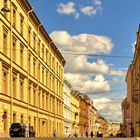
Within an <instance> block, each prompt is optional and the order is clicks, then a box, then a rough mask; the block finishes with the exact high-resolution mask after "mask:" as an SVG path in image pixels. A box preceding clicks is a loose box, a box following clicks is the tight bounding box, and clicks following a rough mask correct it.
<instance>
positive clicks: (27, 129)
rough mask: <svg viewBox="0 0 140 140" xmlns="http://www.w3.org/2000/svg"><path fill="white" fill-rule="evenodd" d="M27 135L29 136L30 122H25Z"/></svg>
mask: <svg viewBox="0 0 140 140" xmlns="http://www.w3.org/2000/svg"><path fill="white" fill-rule="evenodd" d="M25 137H26V138H29V123H25Z"/></svg>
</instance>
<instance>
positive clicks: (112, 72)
mask: <svg viewBox="0 0 140 140" xmlns="http://www.w3.org/2000/svg"><path fill="white" fill-rule="evenodd" d="M126 73H127V71H126V70H110V75H114V76H115V75H116V76H124V77H125V75H126Z"/></svg>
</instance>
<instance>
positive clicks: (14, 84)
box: [13, 76, 16, 98]
mask: <svg viewBox="0 0 140 140" xmlns="http://www.w3.org/2000/svg"><path fill="white" fill-rule="evenodd" d="M13 97H14V98H16V77H15V76H13Z"/></svg>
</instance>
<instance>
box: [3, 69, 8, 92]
mask: <svg viewBox="0 0 140 140" xmlns="http://www.w3.org/2000/svg"><path fill="white" fill-rule="evenodd" d="M2 78H3V80H2V88H3V90H2V92H3V94H7V89H8V73H7V72H6V71H4V70H3V77H2Z"/></svg>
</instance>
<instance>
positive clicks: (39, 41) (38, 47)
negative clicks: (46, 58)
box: [37, 39, 41, 56]
mask: <svg viewBox="0 0 140 140" xmlns="http://www.w3.org/2000/svg"><path fill="white" fill-rule="evenodd" d="M40 44H41V40H40V39H38V46H37V54H38V55H39V56H40Z"/></svg>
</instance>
